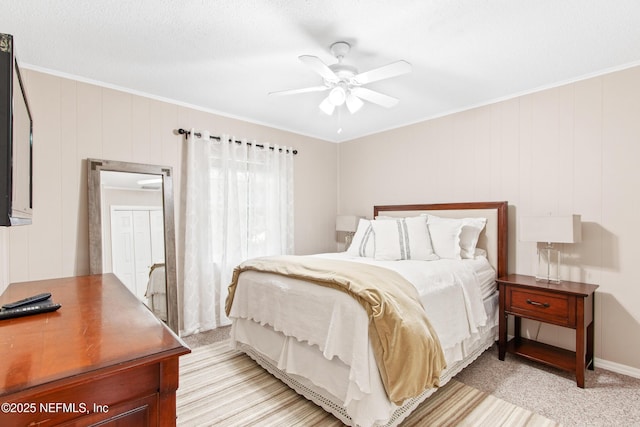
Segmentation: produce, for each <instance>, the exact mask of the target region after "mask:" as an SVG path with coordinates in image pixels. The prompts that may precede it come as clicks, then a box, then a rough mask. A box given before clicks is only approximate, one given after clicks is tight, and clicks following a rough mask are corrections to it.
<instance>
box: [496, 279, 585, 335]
mask: <svg viewBox="0 0 640 427" xmlns="http://www.w3.org/2000/svg"><path fill="white" fill-rule="evenodd" d="M506 291H507V293H506V298H505V303H506V304H505V310H506V311H507V312H509V313H511V314H515V315H518V316H525V317H527V318H530V319H534V320H540V321H543V322H547V323H553V324H556V325H560V326H566V327H569V328H575V327H576V298H575V296H573V295H567V294H558V293H554V292H544V291H538V290H529V289H523V288H518V287H513V286H510V287H507V290H506Z"/></svg>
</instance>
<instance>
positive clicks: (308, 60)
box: [298, 55, 340, 82]
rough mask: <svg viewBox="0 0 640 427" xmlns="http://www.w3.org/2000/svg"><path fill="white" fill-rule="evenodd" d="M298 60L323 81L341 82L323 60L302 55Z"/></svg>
mask: <svg viewBox="0 0 640 427" xmlns="http://www.w3.org/2000/svg"><path fill="white" fill-rule="evenodd" d="M298 59H299V60H300V61H302V62H303V63H304V64H305V65H307V66H308V67H309V68H311V69H312V70H313V71H315V72H316V73H318V74H320V76H322V78H323V79H325V80H327V81H330V82H337V81H338V80H340V78H339V77H338V76H336V73H334V72H333V70H332V69H331V68H329V66H328V65H327V64H325V63H324V62H322V60H320V58H318V57H317V56H311V55H301V56H299V57H298Z"/></svg>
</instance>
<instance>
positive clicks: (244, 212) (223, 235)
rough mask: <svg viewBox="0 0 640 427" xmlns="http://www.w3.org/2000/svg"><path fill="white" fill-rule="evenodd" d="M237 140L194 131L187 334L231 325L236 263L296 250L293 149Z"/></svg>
mask: <svg viewBox="0 0 640 427" xmlns="http://www.w3.org/2000/svg"><path fill="white" fill-rule="evenodd" d="M234 140H235V138H233V137H231V138H230V137H229V136H228V135H221V137H220V141H216V140H214V139H210V137H209V133H208V132H202V135H201V137H200V138H198V137H196V136H194V130H193V129H192V130H191V133H190V135H189V138H188V140H187V147H186V149H187V172H186V216H185V224H186V230H185V252H184V256H185V260H184V298H183V302H184V304H183V317H182V318H183V331H182V334H183V335H189V334H193V333H196V332H201V331H206V330H209V329H213V328H216V327H217V326H221V325H225V324H228V323H229V320H228V319H227V317H226V316H225V313H224V303H225V299H226V297H227V286H228V285H229V283H230V280H231V275H232V273H233V268H234V267H235V266H236V265H238V264H239V263H241V262H242V261H244V260H247V259H249V258H254V257H258V256H266V255H283V254H292V253H293V154H292V150H290V149H289V150H287V149H286V148H287V147H280V146H278V145H273V148H274V149H273V150H271V149H269V144H267V143H265V144H263V145H264V148H260V147H257V146H256V145H255V142H251V144H247V142H248V141H246V140H243V141H242V143H241V144H237V143H235V142H233V141H234ZM281 148H282V151H280V149H281Z"/></svg>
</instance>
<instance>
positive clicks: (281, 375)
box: [232, 294, 498, 427]
mask: <svg viewBox="0 0 640 427" xmlns="http://www.w3.org/2000/svg"><path fill="white" fill-rule="evenodd" d="M492 297H493V298H488V299H487V300H485V308H487V312H488V313H492V315H490V316H489V318H490V319H492V321H491V322H490V324H489V325H487V326H488V327H487V328H485V329H484V330H483V331H482V332H481V333H480V334H479V335H478V336H476V337H475V339H474V340H473V342H472V343H471V345H467V346H465V351H464V353H465V355H464V357H463V358H462V359H461V360H458V361H456V362H453V363H449V366H448V367H447V368H446V369H445V370H444V371H443V372H442V374H441V376H440V386H444V385H445V384H446V383H447V382H449V380H451V379H452V378H453V377H454V376H455V375H457V374H458V373H459V372H460V371H462V370H463V369H464V368H466V367H467V366H469V365H470V364H471V363H472V362H473V361H474V360H476V359H477V358H478V357H479V356H480V355H481V354H482V353H483V352H484V351H485V350H487V349H488V348H489V347H491V346H492V345H493V343H494V342H495V340H496V338H497V335H498V324H497V298H496V295H495V294H494V295H493V296H492ZM252 323H253V322H252ZM235 326H236V325H234V327H235ZM254 326H257V324H254ZM267 328H268V327H267ZM269 330H270V333H275V332H274V331H273V329H270V328H269ZM232 341H233V340H232ZM258 347H259V346H258ZM235 348H236V349H237V350H239V351H242V352H243V353H245V354H247V355H248V356H249V357H251V358H252V359H253V360H255V361H256V363H258V364H259V365H260V366H262V367H263V368H264V369H266V370H267V371H268V372H269V373H270V374H271V375H273V376H274V377H276V378H278V379H279V380H280V381H282V382H284V383H285V384H287V385H288V386H289V387H290V388H291V389H293V390H294V391H295V392H296V393H298V394H300V395H301V396H303V397H305V398H306V399H308V400H310V401H312V402H313V403H315V404H316V405H318V406H320V407H321V408H323V409H324V410H325V411H327V412H329V413H331V414H332V415H334V416H335V417H336V418H338V419H339V420H340V421H342V422H343V423H344V424H346V425H350V426H357V425H358V424H357V422H355V421H354V420H353V419H352V417H351V416H350V415H349V413H348V412H347V410H346V408H345V407H344V406H343V402H342V400H341V399H340V398H338V397H336V396H334V395H333V394H331V393H329V392H328V391H327V390H326V389H325V388H323V387H320V386H317V385H316V384H314V383H313V382H311V381H310V380H308V379H306V378H304V377H303V376H300V375H296V374H292V373H287V372H284V370H282V369H279V368H278V363H277V361H274V360H273V359H271V358H270V357H268V356H266V355H265V354H264V353H263V352H261V351H259V350H257V349H256V348H254V347H253V346H251V345H248V344H245V343H243V342H241V341H235ZM436 391H437V388H432V389H427V390H425V391H424V392H423V393H421V394H420V395H418V396H416V397H414V398H411V399H407V400H406V401H405V402H404V403H403V404H402V405H401V406H398V407H396V408H395V410H393V412H392V413H391V415H390V416H389V417H388V419H386V420H385V421H383V422H381V423H378V424H375V425H376V426H380V427H382V426H384V427H394V426H397V425H398V424H400V423H401V422H402V421H403V420H404V419H405V418H406V417H407V416H409V414H411V412H412V411H413V410H414V409H415V408H416V407H417V406H418V405H419V404H420V403H422V402H423V401H424V400H426V399H427V398H428V397H429V396H430V395H432V394H433V393H434V392H436Z"/></svg>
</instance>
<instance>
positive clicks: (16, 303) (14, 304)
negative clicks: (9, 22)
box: [2, 292, 51, 308]
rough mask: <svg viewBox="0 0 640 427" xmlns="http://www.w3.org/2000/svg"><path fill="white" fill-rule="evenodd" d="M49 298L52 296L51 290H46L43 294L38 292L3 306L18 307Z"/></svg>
mask: <svg viewBox="0 0 640 427" xmlns="http://www.w3.org/2000/svg"><path fill="white" fill-rule="evenodd" d="M49 298H51V294H50V293H49V292H45V293H43V294H38V295H34V296H31V297H28V298H25V299H21V300H18V301H14V302H10V303H7V304H5V305H3V306H2V308H16V307H20V306H23V305H27V304H33V303H34V302H40V301H44V300H46V299H49Z"/></svg>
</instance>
